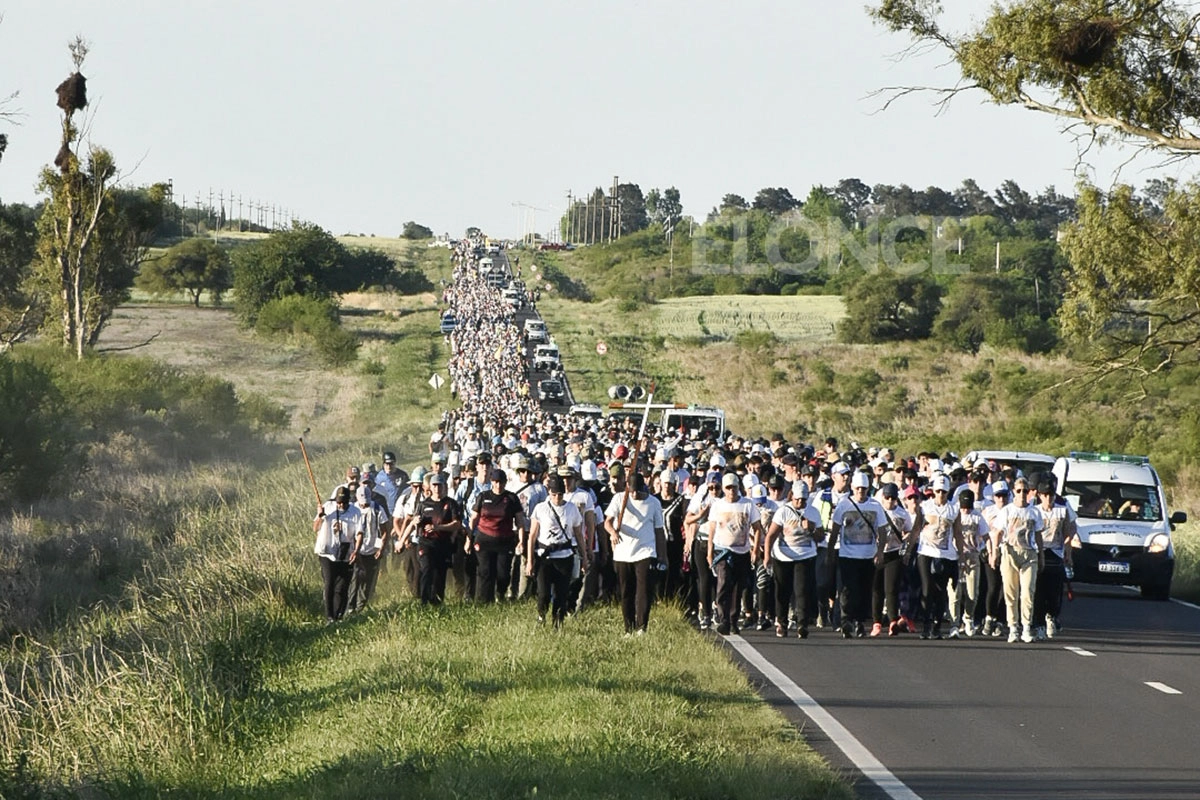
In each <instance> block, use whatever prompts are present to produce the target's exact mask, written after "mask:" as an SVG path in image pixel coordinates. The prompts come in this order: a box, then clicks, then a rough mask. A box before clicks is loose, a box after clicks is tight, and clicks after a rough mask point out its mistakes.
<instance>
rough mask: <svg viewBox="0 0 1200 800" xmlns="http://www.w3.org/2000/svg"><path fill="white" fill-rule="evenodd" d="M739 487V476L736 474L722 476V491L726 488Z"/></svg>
mask: <svg viewBox="0 0 1200 800" xmlns="http://www.w3.org/2000/svg"><path fill="white" fill-rule="evenodd" d="M737 485H738V476H737V475H735V474H734V473H732V472H726V473H725V474H724V475H722V476H721V488H722V489H724V488H725V487H726V486H737Z"/></svg>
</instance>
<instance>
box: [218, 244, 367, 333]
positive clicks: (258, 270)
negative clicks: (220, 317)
mask: <svg viewBox="0 0 1200 800" xmlns="http://www.w3.org/2000/svg"><path fill="white" fill-rule="evenodd" d="M231 258H232V262H233V294H234V308H235V309H236V311H237V314H238V316H239V317H241V318H242V320H243V321H244V322H246V323H248V324H253V323H254V320H255V318H256V317H257V315H258V310H259V309H260V308H262V306H263V305H265V304H266V303H267V302H268V301H270V300H279V299H282V298H284V297H287V296H288V295H293V294H297V295H306V296H309V297H313V298H317V299H328V298H330V297H331V296H332V295H333V289H332V288H331V284H332V283H335V280H334V276H335V273H336V272H337V270H338V269H339V268H340V267H341V265H342V264H344V263H345V262H346V261H347V260H348V254H347V252H346V248H345V247H343V246H342V244H341V243H339V242H338V240H337V239H335V238H333V235H332V234H330V233H329V232H328V231H325V230H322V229H321V228H319V227H318V226H316V225H312V224H307V223H300V222H296V223H292V227H291V229H289V230H286V231H277V232H276V233H273V234H271V235H270V236H268V237H267V238H266V239H263V240H262V241H259V242H255V243H254V244H252V245H248V246H246V247H241V248H238V249H236V250H234V251H233V254H232V256H231Z"/></svg>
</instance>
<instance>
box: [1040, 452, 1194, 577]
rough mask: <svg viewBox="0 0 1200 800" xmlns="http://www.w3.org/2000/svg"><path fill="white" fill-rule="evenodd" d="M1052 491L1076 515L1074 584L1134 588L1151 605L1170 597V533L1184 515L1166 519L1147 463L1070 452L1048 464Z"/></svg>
mask: <svg viewBox="0 0 1200 800" xmlns="http://www.w3.org/2000/svg"><path fill="white" fill-rule="evenodd" d="M1054 477H1055V478H1057V480H1058V491H1059V493H1060V494H1061V495H1063V496H1064V497H1065V498H1066V500H1067V502H1068V503H1069V504H1070V505H1071V507H1072V508H1073V509H1075V513H1076V514H1078V515H1079V518H1078V519H1077V520H1076V523H1075V524H1076V527H1077V529H1078V533H1079V535H1078V537H1076V539H1075V541H1074V542H1073V547H1072V551H1071V560H1072V562H1073V567H1074V569H1075V580H1078V581H1083V582H1084V583H1108V584H1118V585H1122V586H1138V587H1139V588H1140V589H1141V591H1142V596H1143V597H1146V598H1149V599H1151V600H1168V599H1170V597H1171V577H1172V576H1173V575H1174V573H1175V544H1174V542H1173V541H1172V540H1171V530H1172V529H1173V528H1174V527H1175V526H1176V525H1179V524H1181V523H1184V522H1187V514H1185V513H1184V512H1182V511H1176V512H1175V513H1174V514H1171V515H1170V516H1168V515H1167V500H1166V496H1165V495H1164V494H1163V487H1162V481H1160V480H1159V478H1158V473H1157V472H1155V471H1154V467H1152V466H1150V459H1148V458H1146V457H1145V456H1124V455H1115V454H1110V453H1071V454H1070V455H1069V456H1067V457H1066V458H1060V459H1058V460H1057V461H1056V462H1055V464H1054Z"/></svg>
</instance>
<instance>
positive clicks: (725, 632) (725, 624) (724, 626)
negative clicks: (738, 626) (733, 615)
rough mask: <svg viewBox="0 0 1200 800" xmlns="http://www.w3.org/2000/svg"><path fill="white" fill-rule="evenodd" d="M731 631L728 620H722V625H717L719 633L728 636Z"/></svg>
mask: <svg viewBox="0 0 1200 800" xmlns="http://www.w3.org/2000/svg"><path fill="white" fill-rule="evenodd" d="M729 632H730V628H729V623H728V622H722V623H721V624H720V625H718V626H717V633H719V634H721V635H722V636H728V635H729Z"/></svg>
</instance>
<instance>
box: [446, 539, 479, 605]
mask: <svg viewBox="0 0 1200 800" xmlns="http://www.w3.org/2000/svg"><path fill="white" fill-rule="evenodd" d="M464 541H465V540H464V536H463V534H458V535H456V536H455V537H454V542H453V544H452V545H451V551H452V553H453V562H452V565H451V568H450V569H451V572H453V573H454V583H455V584H456V585H457V591H458V593H459V595H460V596H461V597H462V599H464V600H474V599H475V551H474V550H472V551H471V552H469V553H467V552H463V544H464Z"/></svg>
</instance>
